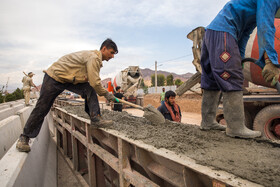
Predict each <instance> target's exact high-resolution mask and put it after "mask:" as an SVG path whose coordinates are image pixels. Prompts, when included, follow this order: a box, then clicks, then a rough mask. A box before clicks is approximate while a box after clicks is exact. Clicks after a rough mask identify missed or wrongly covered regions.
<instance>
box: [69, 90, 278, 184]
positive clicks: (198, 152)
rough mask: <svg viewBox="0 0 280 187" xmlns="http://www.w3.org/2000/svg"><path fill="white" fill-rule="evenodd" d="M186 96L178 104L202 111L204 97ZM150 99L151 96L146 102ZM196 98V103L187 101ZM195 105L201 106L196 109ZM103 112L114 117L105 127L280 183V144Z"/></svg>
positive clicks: (244, 175) (79, 109)
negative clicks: (111, 122) (110, 124)
mask: <svg viewBox="0 0 280 187" xmlns="http://www.w3.org/2000/svg"><path fill="white" fill-rule="evenodd" d="M186 97H187V98H189V100H188V99H186V100H188V101H180V98H178V104H179V105H182V106H183V107H184V105H190V106H185V107H186V108H184V110H185V109H186V110H191V111H199V108H200V102H201V101H200V100H201V99H199V97H198V96H196V95H194V96H186ZM156 100H157V97H156V96H151V98H150V101H149V102H155V103H156V102H158V101H159V98H158V100H157V101H156ZM146 102H147V98H146V100H145V105H146V104H147V103H146ZM180 102H182V103H180ZM184 102H185V104H183V103H184ZM192 102H193V104H192V106H191V104H187V103H192ZM150 104H151V103H150ZM183 107H182V109H183ZM195 107H197V108H196V109H194V108H195ZM65 109H66V110H67V111H69V112H70V113H74V114H77V115H78V116H81V117H85V118H88V115H87V114H86V113H85V112H84V107H83V106H75V107H74V106H70V107H69V106H68V107H66V108H65ZM102 115H103V117H104V118H105V119H111V120H113V121H114V124H113V125H112V126H109V127H104V128H109V129H114V130H117V131H120V132H121V133H123V134H126V136H127V137H129V138H132V139H135V140H141V141H143V142H144V143H146V144H150V145H153V146H154V147H156V148H158V149H160V148H165V149H168V150H171V151H174V152H175V153H177V154H184V155H187V156H188V157H190V158H192V159H194V160H196V162H197V163H199V164H202V165H207V166H212V167H214V168H216V169H220V170H224V171H227V172H229V173H232V174H234V175H236V176H239V177H241V178H244V179H247V180H250V181H253V182H255V183H258V184H262V185H264V186H279V184H280V165H279V164H278V163H279V156H280V145H279V144H276V143H274V144H273V143H271V142H269V141H264V140H262V139H256V140H244V139H234V138H230V137H227V136H226V135H225V133H223V132H220V131H210V132H209V131H207V132H206V131H201V130H200V129H199V127H198V126H195V125H190V124H183V123H173V122H170V121H166V122H165V123H163V124H152V123H151V122H150V121H148V120H147V119H145V118H142V117H136V116H132V115H131V114H129V113H127V112H115V111H109V110H103V112H102Z"/></svg>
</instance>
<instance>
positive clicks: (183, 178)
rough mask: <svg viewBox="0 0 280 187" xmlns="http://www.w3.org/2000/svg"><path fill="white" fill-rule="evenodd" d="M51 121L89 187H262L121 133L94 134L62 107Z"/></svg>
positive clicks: (102, 131) (66, 153) (104, 131)
mask: <svg viewBox="0 0 280 187" xmlns="http://www.w3.org/2000/svg"><path fill="white" fill-rule="evenodd" d="M53 119H54V121H55V123H54V124H55V126H56V128H57V133H56V134H58V135H57V138H58V139H57V142H58V143H57V144H58V146H59V147H60V149H62V150H63V151H62V152H63V154H64V156H65V157H68V158H69V160H71V163H72V166H71V168H72V169H74V170H75V171H76V173H82V174H83V178H84V180H85V181H87V185H88V186H103V185H105V184H106V186H121V187H123V186H129V185H130V184H132V185H133V186H151V187H153V186H213V187H214V186H215V187H217V186H219V187H223V186H246V187H249V186H254V187H255V186H260V185H258V184H255V183H252V182H250V181H247V180H244V179H241V178H238V177H237V176H234V175H232V174H230V173H227V172H225V171H218V170H215V169H213V168H210V167H207V166H202V165H199V164H196V163H195V161H194V160H193V159H191V158H189V157H187V156H186V155H178V154H176V153H174V152H172V151H170V150H166V149H157V148H155V147H153V146H151V145H148V144H145V143H143V142H142V141H138V140H133V139H130V138H128V137H126V136H125V135H124V134H121V133H120V132H118V131H115V130H110V129H102V128H98V129H97V128H92V127H90V125H89V124H90V121H89V120H88V119H84V118H80V117H78V116H76V115H73V114H69V113H67V111H65V110H64V109H61V108H58V107H55V109H54V115H53ZM68 134H69V135H68ZM65 136H68V137H71V139H70V140H69V138H66V137H65ZM61 141H62V142H61ZM69 144H71V146H70V145H69ZM69 149H71V150H69ZM83 184H84V183H83Z"/></svg>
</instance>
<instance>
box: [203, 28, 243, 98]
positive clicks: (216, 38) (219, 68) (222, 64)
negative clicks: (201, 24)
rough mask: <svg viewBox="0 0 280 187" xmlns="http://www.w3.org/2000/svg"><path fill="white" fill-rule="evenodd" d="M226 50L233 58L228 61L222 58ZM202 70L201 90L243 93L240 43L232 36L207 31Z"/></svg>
mask: <svg viewBox="0 0 280 187" xmlns="http://www.w3.org/2000/svg"><path fill="white" fill-rule="evenodd" d="M225 44H226V45H225ZM225 50H226V51H227V53H229V54H230V56H231V57H230V58H229V60H228V61H222V59H221V58H220V55H221V54H222V53H223V52H225ZM201 68H202V75H201V88H203V89H205V90H221V91H222V92H230V91H242V85H243V72H242V65H241V55H240V52H239V47H238V43H237V42H236V40H235V39H234V37H233V36H231V34H229V33H226V36H225V32H221V31H213V30H211V29H208V30H206V32H205V36H204V39H203V44H202V49H201ZM225 75H226V76H225Z"/></svg>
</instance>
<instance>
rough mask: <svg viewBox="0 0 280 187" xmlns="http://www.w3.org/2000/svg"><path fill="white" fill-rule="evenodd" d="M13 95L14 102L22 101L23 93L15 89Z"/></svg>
mask: <svg viewBox="0 0 280 187" xmlns="http://www.w3.org/2000/svg"><path fill="white" fill-rule="evenodd" d="M13 94H14V95H15V97H16V100H18V99H22V98H23V97H24V96H23V91H22V90H20V89H19V88H17V89H16V90H15V91H14V92H13Z"/></svg>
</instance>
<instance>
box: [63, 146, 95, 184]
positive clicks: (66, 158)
mask: <svg viewBox="0 0 280 187" xmlns="http://www.w3.org/2000/svg"><path fill="white" fill-rule="evenodd" d="M58 150H59V153H58V154H61V155H62V158H63V159H64V160H65V161H66V163H67V165H68V166H69V168H70V169H71V171H72V172H73V173H74V175H75V177H76V178H77V180H78V181H79V182H80V185H81V186H82V187H89V185H88V183H87V182H86V181H85V179H84V178H83V176H82V175H81V174H80V173H79V172H77V171H76V170H75V169H74V166H73V163H72V161H71V160H70V159H69V158H68V157H66V155H64V153H63V152H64V151H63V149H61V148H58Z"/></svg>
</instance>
